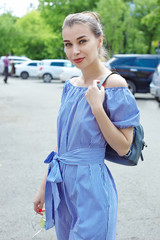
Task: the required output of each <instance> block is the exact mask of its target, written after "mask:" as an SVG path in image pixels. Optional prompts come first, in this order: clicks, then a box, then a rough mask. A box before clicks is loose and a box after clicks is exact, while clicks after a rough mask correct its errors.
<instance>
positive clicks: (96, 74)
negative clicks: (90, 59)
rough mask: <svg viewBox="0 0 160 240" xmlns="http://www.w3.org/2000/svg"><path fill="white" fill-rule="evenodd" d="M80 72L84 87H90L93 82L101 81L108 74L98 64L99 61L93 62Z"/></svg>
mask: <svg viewBox="0 0 160 240" xmlns="http://www.w3.org/2000/svg"><path fill="white" fill-rule="evenodd" d="M81 71H82V81H83V84H84V86H90V85H92V83H93V81H94V80H100V81H101V80H102V78H103V77H104V75H105V74H106V73H107V72H109V70H108V69H107V68H106V67H105V66H104V65H103V64H102V63H101V62H100V60H98V61H96V62H94V63H93V64H92V65H91V66H88V67H87V68H84V69H81Z"/></svg>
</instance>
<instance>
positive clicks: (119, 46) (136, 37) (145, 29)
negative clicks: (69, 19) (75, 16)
mask: <svg viewBox="0 0 160 240" xmlns="http://www.w3.org/2000/svg"><path fill="white" fill-rule="evenodd" d="M84 10H90V11H97V12H98V13H99V14H100V16H101V20H102V24H103V30H104V34H105V39H104V45H105V47H106V48H107V49H108V50H109V53H110V55H112V54H116V53H155V45H156V44H158V41H160V0H141V1H140V0H134V1H127V0H83V1H81V0H39V8H38V10H35V11H32V12H30V13H27V14H26V15H25V16H24V17H22V18H18V17H14V16H12V14H11V13H5V14H2V15H0V23H1V24H0V46H1V47H0V55H5V54H6V53H12V54H15V55H26V56H27V57H30V58H31V59H43V58H63V57H65V53H64V47H63V41H62V36H61V29H62V23H63V20H64V18H65V17H66V15H68V14H69V13H75V12H81V11H84ZM155 43H156V44H155Z"/></svg>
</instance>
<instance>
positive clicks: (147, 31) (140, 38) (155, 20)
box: [132, 0, 160, 53]
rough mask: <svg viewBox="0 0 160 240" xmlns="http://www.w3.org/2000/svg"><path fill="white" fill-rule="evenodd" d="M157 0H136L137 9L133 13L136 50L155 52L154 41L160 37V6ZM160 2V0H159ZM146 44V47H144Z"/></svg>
mask: <svg viewBox="0 0 160 240" xmlns="http://www.w3.org/2000/svg"><path fill="white" fill-rule="evenodd" d="M158 1H159V0H158ZM158 1H157V0H141V1H139V0H134V4H135V10H134V12H133V14H132V18H133V19H134V26H135V28H136V32H135V34H134V36H133V37H134V39H135V41H133V46H134V49H135V51H136V52H137V50H138V52H139V51H142V50H144V53H153V52H154V49H153V48H152V41H153V40H155V39H157V38H159V39H160V26H159V23H160V12H159V11H160V7H159V5H158ZM159 2H160V1H159ZM142 45H143V46H145V47H142ZM138 47H139V48H138Z"/></svg>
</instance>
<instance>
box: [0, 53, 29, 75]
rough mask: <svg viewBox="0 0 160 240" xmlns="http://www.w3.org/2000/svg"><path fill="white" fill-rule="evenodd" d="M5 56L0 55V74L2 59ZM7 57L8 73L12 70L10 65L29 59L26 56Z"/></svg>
mask: <svg viewBox="0 0 160 240" xmlns="http://www.w3.org/2000/svg"><path fill="white" fill-rule="evenodd" d="M4 58H5V56H2V57H0V74H3V72H4V62H3V59H4ZM8 59H9V61H10V65H9V73H11V72H12V67H13V64H14V65H16V64H21V63H23V62H25V61H29V60H30V59H29V58H27V57H20V56H8Z"/></svg>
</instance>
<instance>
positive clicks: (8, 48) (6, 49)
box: [0, 13, 17, 56]
mask: <svg viewBox="0 0 160 240" xmlns="http://www.w3.org/2000/svg"><path fill="white" fill-rule="evenodd" d="M16 20H17V18H16V17H13V16H12V15H11V14H10V13H5V14H3V15H1V16H0V46H1V47H0V56H1V55H6V53H14V47H15V42H16V41H17V29H16V26H15V22H16Z"/></svg>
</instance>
